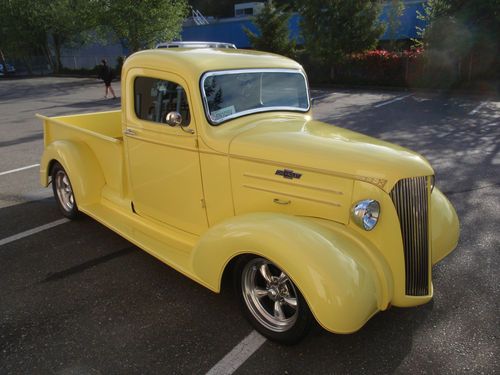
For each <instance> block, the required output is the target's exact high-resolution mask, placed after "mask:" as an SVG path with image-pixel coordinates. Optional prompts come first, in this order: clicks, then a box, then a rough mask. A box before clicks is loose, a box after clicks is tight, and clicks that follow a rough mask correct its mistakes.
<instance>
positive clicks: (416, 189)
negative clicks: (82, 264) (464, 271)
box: [39, 48, 459, 343]
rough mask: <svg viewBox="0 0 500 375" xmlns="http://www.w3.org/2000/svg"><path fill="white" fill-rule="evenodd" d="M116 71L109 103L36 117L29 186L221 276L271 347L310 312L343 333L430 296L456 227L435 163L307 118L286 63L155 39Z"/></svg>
mask: <svg viewBox="0 0 500 375" xmlns="http://www.w3.org/2000/svg"><path fill="white" fill-rule="evenodd" d="M121 77H122V78H121V79H122V99H121V100H122V103H121V104H122V110H121V111H111V112H103V113H90V114H81V115H74V116H61V117H53V118H47V117H43V116H39V117H40V118H42V119H43V124H44V134H45V137H44V142H45V151H44V153H43V156H42V160H41V167H40V178H41V183H42V185H44V186H48V185H49V184H50V183H52V187H53V191H54V195H55V198H56V200H57V202H58V204H59V207H60V209H61V211H62V213H63V215H65V216H67V217H69V218H76V217H77V216H78V214H79V212H83V213H85V214H87V215H89V216H91V217H92V218H94V219H95V220H98V221H99V222H101V223H103V224H104V225H106V226H107V227H109V228H110V229H112V230H114V231H115V232H117V233H119V234H120V235H122V236H123V237H125V238H126V239H128V240H129V241H131V242H132V243H134V244H136V245H137V246H138V247H140V248H141V249H144V250H145V251H147V252H148V253H150V254H152V255H153V256H155V257H157V258H158V259H160V260H161V261H163V262H165V263H166V264H168V265H170V266H171V267H173V268H175V269H176V270H178V271H180V272H181V273H183V274H184V275H186V276H188V277H190V278H192V279H193V280H195V281H196V282H198V283H200V284H202V285H204V286H206V287H207V288H209V289H210V290H212V291H214V292H219V291H220V290H221V282H222V279H223V276H225V275H230V276H232V277H233V278H234V279H233V280H234V285H235V288H236V291H237V295H238V298H239V300H240V305H241V307H242V309H243V311H244V314H245V315H246V317H247V318H248V319H249V321H250V322H251V323H252V324H253V325H254V326H255V328H256V329H257V330H258V331H260V332H261V333H262V334H264V335H265V336H266V337H268V338H270V339H272V340H275V341H278V342H282V343H293V342H296V341H298V340H299V339H301V338H302V337H303V336H304V335H305V334H306V333H307V331H308V329H309V327H310V326H311V323H312V322H313V321H314V319H315V320H316V321H317V322H318V323H319V324H320V325H321V326H323V327H324V328H326V329H327V330H328V331H331V332H335V333H350V332H354V331H356V330H358V329H360V328H361V327H362V326H363V325H364V324H365V323H366V321H367V320H368V319H370V317H372V316H373V315H374V314H376V313H377V312H379V311H383V310H386V309H387V308H389V307H390V306H391V305H394V306H416V305H420V304H423V303H426V302H428V301H429V300H430V299H431V298H432V295H433V285H432V278H431V269H432V265H433V264H435V263H436V262H438V261H440V260H441V259H442V258H444V257H445V256H446V255H447V254H449V253H450V252H451V251H452V250H453V249H454V248H455V247H456V245H457V241H458V237H459V225H458V218H457V215H456V213H455V210H454V208H453V207H452V205H451V204H450V202H449V201H448V200H447V199H446V197H445V196H444V195H443V194H442V193H441V192H440V191H439V190H438V189H437V188H435V187H434V171H433V169H432V168H431V166H430V165H429V163H428V162H427V161H426V160H425V159H424V158H423V157H421V156H419V155H418V154H416V153H414V152H412V151H409V150H407V149H405V148H402V147H399V146H396V145H393V144H390V143H387V142H383V141H380V140H377V139H374V138H370V137H368V136H364V135H362V134H358V133H355V132H352V131H349V130H345V129H342V128H339V127H336V126H333V125H329V124H325V123H321V122H318V121H315V120H313V118H312V111H311V104H310V102H311V101H310V97H309V88H308V84H307V79H306V75H305V73H304V70H303V69H302V67H301V66H300V65H299V64H298V63H296V62H295V61H293V60H290V59H288V58H284V57H281V56H278V55H274V54H269V53H262V52H255V51H242V50H236V49H212V48H200V49H190V48H177V49H157V50H148V51H142V52H139V53H136V54H134V55H132V56H130V57H129V58H128V59H127V60H126V62H125V64H124V66H123V70H122V76H121ZM193 303H194V302H193ZM190 308H198V307H197V306H195V305H193V306H191V307H190ZM221 319H222V317H221Z"/></svg>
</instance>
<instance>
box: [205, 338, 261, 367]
mask: <svg viewBox="0 0 500 375" xmlns="http://www.w3.org/2000/svg"><path fill="white" fill-rule="evenodd" d="M265 342H266V339H265V337H264V336H262V335H261V334H260V333H258V332H257V331H252V333H250V334H249V335H248V336H247V337H245V338H244V339H243V341H241V342H240V343H239V344H238V345H236V346H235V347H234V349H233V350H231V351H230V352H229V353H227V354H226V356H225V357H224V358H222V359H221V360H220V361H219V363H217V364H216V365H215V366H214V367H212V368H211V369H210V370H209V371H208V372H207V375H230V374H232V373H233V372H235V371H236V370H237V369H238V368H239V367H240V366H241V365H242V364H243V363H244V362H245V361H246V360H247V359H248V358H249V357H250V356H251V355H252V354H253V353H255V352H256V351H257V350H258V349H259V348H260V347H261V346H262V344H264V343H265Z"/></svg>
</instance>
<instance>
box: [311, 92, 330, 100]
mask: <svg viewBox="0 0 500 375" xmlns="http://www.w3.org/2000/svg"><path fill="white" fill-rule="evenodd" d="M333 94H334V93H333V92H329V93H328V94H323V95H319V96H315V97H312V98H311V99H312V100H319V99H323V98H326V97H327V96H330V95H333Z"/></svg>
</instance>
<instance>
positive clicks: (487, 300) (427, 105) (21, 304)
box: [0, 78, 500, 374]
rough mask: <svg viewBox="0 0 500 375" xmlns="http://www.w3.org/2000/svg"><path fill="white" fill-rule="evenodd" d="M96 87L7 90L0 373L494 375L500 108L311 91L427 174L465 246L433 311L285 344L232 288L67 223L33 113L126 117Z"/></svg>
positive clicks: (2, 132) (2, 85) (398, 312)
mask: <svg viewBox="0 0 500 375" xmlns="http://www.w3.org/2000/svg"><path fill="white" fill-rule="evenodd" d="M102 86H103V85H102V84H101V83H99V82H98V81H96V80H92V79H77V78H34V79H19V80H9V81H7V80H6V81H0V374H54V373H57V374H144V373H148V374H156V373H157V374H205V373H207V372H209V371H212V372H211V373H224V372H225V373H231V372H233V371H235V373H237V374H255V373H259V374H331V373H336V374H337V373H352V374H360V373H381V374H382V373H449V374H456V373H484V374H493V373H498V372H500V364H499V358H500V353H499V347H500V345H499V336H500V332H499V327H500V319H499V311H500V306H499V301H500V295H499V288H500V287H499V285H500V283H499V276H498V275H499V274H500V272H499V271H500V266H499V264H500V257H499V254H500V252H499V250H500V235H499V228H500V219H499V215H498V212H500V199H499V198H500V173H499V172H500V102H499V101H498V100H497V99H495V98H474V97H467V96H445V95H442V94H439V93H414V92H404V91H394V92H390V91H383V92H379V91H366V90H365V91H362V90H313V95H312V96H314V97H316V98H318V99H317V100H316V103H315V105H314V114H315V117H316V118H317V119H320V120H323V121H325V122H328V123H331V124H335V125H338V126H341V127H345V128H349V129H352V130H355V131H359V132H362V133H365V134H369V135H372V136H374V137H378V138H382V139H384V140H387V141H390V142H394V143H398V144H400V145H403V146H405V147H408V148H411V149H413V150H416V151H418V152H420V153H421V154H422V155H423V156H425V157H426V158H427V159H428V160H429V161H430V163H431V164H432V165H433V167H434V168H435V171H436V177H437V186H438V187H439V188H440V189H441V190H442V191H444V192H445V193H446V194H447V196H448V197H449V199H450V200H451V201H452V203H453V204H454V206H455V208H456V209H457V212H458V215H459V217H460V220H461V239H460V243H459V245H458V248H457V250H456V251H455V252H453V253H452V254H451V255H450V256H449V257H447V258H446V259H445V260H444V261H443V262H441V263H439V264H438V265H437V266H435V267H434V268H433V282H434V299H433V301H432V302H430V303H428V304H426V305H424V306H420V307H417V308H411V309H400V308H391V309H390V310H388V311H386V312H382V313H380V314H378V315H376V316H375V317H374V318H372V319H371V320H370V321H369V322H368V323H367V325H366V326H365V327H364V328H363V329H362V330H360V331H359V332H357V333H355V334H352V335H333V334H330V333H327V332H325V331H323V330H322V329H320V328H319V327H315V328H314V329H313V331H312V332H311V334H310V335H308V336H307V337H306V339H305V340H303V341H302V342H301V343H300V344H298V345H296V346H293V347H287V346H280V345H276V344H274V343H272V342H269V341H265V340H261V339H259V338H258V336H255V335H253V330H252V328H251V326H250V325H249V324H248V323H247V322H246V321H245V320H244V318H243V317H242V315H241V314H240V312H239V310H238V308H237V303H236V299H235V298H234V296H233V295H232V293H231V292H230V291H229V290H228V291H225V292H224V293H222V294H221V295H217V294H214V293H212V292H210V291H209V290H207V289H205V288H203V287H201V286H199V285H198V284H196V283H194V282H192V281H191V280H189V279H187V278H186V277H184V276H182V275H181V274H179V273H178V272H176V271H174V270H172V269H170V268H169V267H167V266H165V265H164V264H162V263H161V262H159V261H157V260H156V259H155V258H153V257H151V256H149V255H148V254H146V253H145V252H143V251H141V250H140V249H138V248H137V247H135V246H133V245H132V244H130V243H129V242H127V241H126V240H124V239H122V238H121V237H119V236H118V235H116V234H114V232H112V231H111V230H108V229H107V228H105V227H103V226H102V225H100V224H98V223H97V222H95V221H93V220H91V219H89V218H84V219H82V220H78V221H73V222H69V221H66V220H61V219H62V216H61V215H60V214H59V212H58V210H57V207H56V204H55V201H54V199H53V198H52V197H51V190H50V189H42V188H41V187H40V186H39V182H38V168H37V164H38V163H39V159H40V155H41V153H42V149H43V132H42V127H41V123H40V121H39V120H38V119H36V118H35V117H34V115H35V113H40V114H43V115H47V116H54V115H63V114H72V113H80V112H94V111H103V110H110V109H117V108H119V106H120V103H119V100H116V101H113V100H112V99H103V98H102V96H103V92H104V88H103V87H102ZM114 87H115V90H116V89H117V94H118V95H119V88H118V84H117V83H115V84H114ZM249 335H250V338H249ZM256 337H257V338H256ZM256 340H257V341H256ZM259 340H260V341H259ZM235 348H236V349H235ZM224 358H225V359H226V360H224Z"/></svg>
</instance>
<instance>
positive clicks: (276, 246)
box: [192, 213, 392, 333]
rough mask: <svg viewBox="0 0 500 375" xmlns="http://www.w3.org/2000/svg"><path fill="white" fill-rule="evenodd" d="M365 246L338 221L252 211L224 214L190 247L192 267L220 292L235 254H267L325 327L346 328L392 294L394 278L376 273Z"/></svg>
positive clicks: (357, 325) (380, 306) (359, 323)
mask: <svg viewBox="0 0 500 375" xmlns="http://www.w3.org/2000/svg"><path fill="white" fill-rule="evenodd" d="M367 246H369V245H368V244H367V243H366V242H362V241H361V240H358V239H357V238H356V236H355V234H354V233H351V232H350V230H349V229H347V228H346V227H345V226H343V225H341V224H335V223H332V224H329V225H328V227H327V226H324V225H320V223H318V222H316V221H315V219H307V218H300V217H295V216H289V215H282V214H274V213H252V214H247V215H242V216H237V217H233V218H231V219H228V220H226V221H224V222H222V223H220V224H218V225H216V226H214V227H212V228H211V229H210V230H209V231H208V232H207V233H206V234H205V235H203V237H202V238H201V239H200V241H199V243H198V245H197V246H196V247H195V249H194V250H193V253H192V267H193V271H194V273H195V274H196V276H197V277H198V278H200V280H202V281H203V282H204V283H205V284H206V285H208V286H210V287H211V288H212V289H214V290H217V291H218V290H219V289H220V282H221V277H222V274H223V271H224V268H225V267H226V265H227V264H228V263H229V261H230V260H231V259H233V258H234V257H235V256H237V255H240V254H247V253H250V254H255V255H259V256H262V257H265V258H267V259H269V260H270V261H272V262H273V263H275V264H277V265H278V266H279V267H280V268H282V269H283V270H284V271H285V272H286V273H287V274H288V275H289V276H290V278H291V279H292V280H293V281H294V283H295V285H296V286H297V287H298V288H299V289H300V291H301V292H302V294H303V295H304V298H305V299H306V301H307V302H308V305H309V307H310V309H311V311H312V312H313V314H314V316H315V317H316V319H317V321H318V322H319V323H320V324H321V325H322V326H323V327H325V328H326V329H328V330H329V331H332V332H336V333H350V332H354V331H356V330H358V329H360V328H361V327H362V326H363V325H364V323H365V322H366V321H367V320H368V319H369V318H370V317H371V316H372V315H373V314H375V313H376V312H377V311H379V310H383V309H385V308H387V306H388V304H389V301H390V298H391V296H390V295H389V294H390V293H392V285H391V286H389V285H388V284H389V283H391V281H389V280H392V278H391V277H390V275H384V276H383V277H382V278H381V277H380V275H378V274H377V272H378V271H377V267H378V266H377V265H375V264H374V262H373V259H372V258H370V256H369V255H367V253H366V252H367V251H370V250H371V249H368V248H367ZM382 268H383V269H384V270H385V271H384V272H386V271H387V270H388V267H385V268H384V267H382ZM378 269H379V270H380V267H378ZM387 272H390V271H387ZM383 284H385V285H383ZM384 291H385V292H384ZM388 291H390V292H388Z"/></svg>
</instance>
